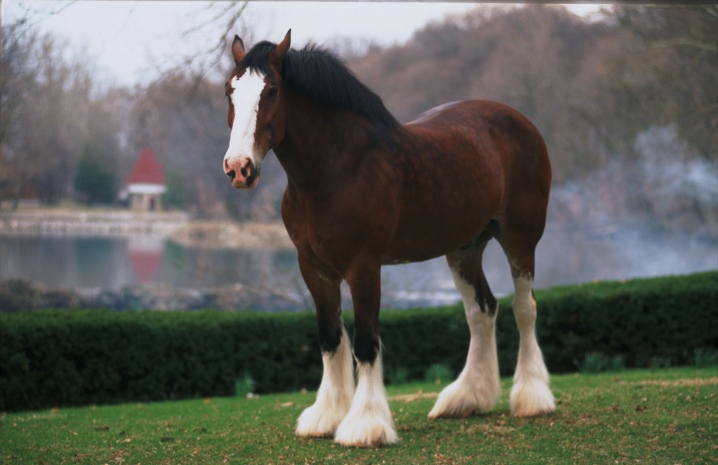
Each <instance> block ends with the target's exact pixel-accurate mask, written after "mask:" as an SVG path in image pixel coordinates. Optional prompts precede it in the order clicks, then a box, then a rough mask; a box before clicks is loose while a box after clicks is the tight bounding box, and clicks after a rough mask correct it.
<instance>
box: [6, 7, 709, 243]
mask: <svg viewBox="0 0 718 465" xmlns="http://www.w3.org/2000/svg"><path fill="white" fill-rule="evenodd" d="M717 31H718V7H716V6H714V5H710V6H697V7H645V6H615V7H612V9H611V10H609V11H607V12H605V13H604V15H603V16H602V17H600V18H594V19H593V20H591V21H588V20H585V19H581V18H578V17H576V16H574V15H572V14H571V13H569V12H568V11H566V10H565V9H563V8H561V7H555V6H551V7H547V6H527V7H522V8H516V7H497V8H485V7H482V8H479V9H477V10H475V11H474V12H472V13H470V14H467V15H465V16H461V17H454V18H451V19H448V20H446V21H443V22H437V23H434V24H430V25H428V26H427V27H425V28H424V29H422V30H420V31H417V32H416V33H415V35H414V36H413V38H412V39H411V40H410V41H408V42H407V43H406V44H403V45H398V46H393V47H387V48H381V47H377V46H368V47H366V48H365V50H366V51H365V52H364V53H361V52H359V51H358V50H357V49H356V48H355V47H354V48H352V47H348V46H347V45H346V44H345V43H344V44H342V43H340V44H339V50H340V51H341V50H344V51H345V52H347V55H348V56H347V57H346V58H347V60H348V64H349V66H350V67H351V68H352V69H353V70H354V71H355V73H356V74H357V75H358V77H359V78H360V79H361V80H362V81H364V82H365V83H366V84H367V85H368V86H369V87H371V88H372V89H374V90H375V91H376V92H377V93H378V94H379V95H380V96H381V97H382V99H383V100H384V102H385V104H386V105H387V107H388V108H389V109H390V110H391V111H392V112H393V113H394V114H395V115H396V116H397V118H398V119H399V120H401V121H410V120H412V119H414V118H416V117H417V116H418V115H419V114H420V113H422V112H423V111H425V110H427V109H429V108H431V107H433V106H435V105H438V104H441V103H445V102H448V101H453V100H460V99H468V98H488V99H493V100H499V101H503V102H505V103H508V104H509V105H512V106H514V107H516V108H518V109H519V110H521V111H522V112H524V113H525V114H527V115H528V116H529V117H530V118H531V119H532V120H533V121H534V122H535V123H536V125H537V126H538V127H539V129H540V130H541V131H542V133H543V134H544V136H545V138H546V141H547V143H548V145H549V149H550V153H551V156H552V161H553V166H554V183H555V184H556V186H559V187H561V186H562V187H566V189H565V190H564V191H563V194H558V192H559V191H557V190H555V192H557V195H556V196H555V202H556V204H557V205H558V206H559V208H558V210H557V213H556V214H557V215H559V216H560V215H561V214H568V213H566V212H570V211H571V209H570V208H569V206H571V205H573V207H571V208H574V209H576V208H578V211H583V210H588V209H590V207H589V205H591V203H590V202H594V203H595V202H597V201H600V202H602V203H603V204H605V205H608V208H609V209H610V208H614V209H619V208H620V209H622V211H624V212H628V211H631V212H632V213H631V214H632V215H634V216H635V212H642V213H641V214H642V215H649V214H653V215H659V216H661V215H662V216H663V217H675V218H678V217H680V218H682V219H680V220H675V221H677V222H675V224H677V225H683V224H688V223H691V224H703V225H704V229H705V230H707V231H714V229H715V228H716V226H715V225H716V224H717V223H718V219H716V218H715V212H714V210H715V206H716V205H718V192H715V189H713V190H711V189H712V188H711V182H713V181H715V180H716V179H718V168H716V163H718V86H716V85H715V83H716V82H717V81H718V32H717ZM295 45H296V46H297V47H299V46H302V45H303V44H295ZM2 46H3V55H2V60H3V63H2V65H3V72H2V83H1V84H2V122H1V124H0V201H2V200H11V199H15V198H18V197H19V196H22V195H25V196H27V195H30V196H35V197H38V198H40V200H41V201H42V202H44V203H48V204H53V203H57V202H58V201H59V200H61V199H63V198H67V197H70V196H73V195H76V193H77V192H75V191H76V190H79V191H83V188H80V186H79V185H78V184H76V183H75V182H74V181H75V180H76V179H79V175H78V169H79V167H80V166H84V167H85V168H83V169H86V168H87V166H88V165H87V163H86V161H83V162H82V164H81V163H80V161H81V160H85V158H87V159H88V160H89V159H90V158H91V159H93V160H96V161H97V163H96V164H97V166H101V167H103V168H105V169H108V170H109V171H110V172H111V173H112V175H113V177H114V182H115V185H116V187H117V188H118V189H119V188H121V187H122V185H123V183H124V179H125V178H126V176H127V174H128V173H129V171H130V169H131V167H132V164H133V163H134V161H135V160H136V157H137V155H138V154H139V152H140V151H141V150H142V149H143V148H144V147H145V146H148V145H149V146H151V147H152V148H153V150H154V151H155V154H156V155H157V156H158V157H159V158H160V159H161V160H162V162H163V163H164V165H165V167H166V169H167V175H168V179H169V180H170V181H171V184H172V186H171V192H172V195H173V198H174V199H175V200H174V201H173V202H171V203H173V204H174V205H177V206H185V207H186V208H188V209H189V210H190V211H192V212H193V213H195V214H196V215H198V216H203V217H216V216H226V215H229V216H231V217H233V218H236V219H240V220H246V219H261V220H267V219H276V218H278V211H279V209H278V206H279V203H280V200H281V195H282V190H283V189H282V186H283V185H284V184H285V182H286V180H285V177H284V174H283V172H282V170H281V169H280V167H279V166H278V163H277V161H276V158H275V157H273V156H272V155H271V154H270V155H269V156H268V158H267V160H266V162H265V163H266V165H265V168H264V169H263V176H262V182H261V183H260V184H259V187H258V188H257V189H256V190H254V191H250V192H243V193H242V195H241V196H239V195H237V194H236V192H234V191H233V190H232V189H231V187H230V186H229V183H228V182H227V181H226V179H225V177H224V175H223V174H222V170H221V160H222V156H223V154H224V152H225V150H226V146H227V141H228V137H229V129H228V128H227V126H226V102H225V101H224V99H223V98H222V96H223V87H222V85H223V83H222V82H221V79H219V78H217V77H214V78H209V77H207V76H209V75H210V74H209V73H204V72H193V71H192V68H191V67H190V68H185V69H180V70H175V71H174V72H171V73H166V74H165V75H164V76H162V77H161V78H159V79H158V80H157V81H155V82H154V83H152V84H150V85H149V86H146V87H144V88H135V89H126V88H110V89H107V88H102V87H100V85H98V83H97V82H95V78H94V76H93V73H92V69H91V68H90V67H89V66H88V65H87V64H86V63H85V62H84V61H83V60H78V59H72V58H68V57H67V55H66V54H64V53H61V50H62V44H61V43H58V42H57V41H55V40H53V39H52V38H50V37H43V36H39V35H38V34H36V33H34V32H33V31H32V30H31V28H30V27H28V26H27V24H26V23H23V22H19V23H17V24H14V25H8V26H5V27H3V43H2ZM230 67H231V65H230V64H229V62H227V63H226V66H225V68H226V69H227V70H228V69H229V68H230ZM219 74H220V75H224V74H226V73H224V72H222V73H219ZM211 75H212V76H216V75H217V74H214V73H212V74H211ZM88 147H90V148H92V150H91V151H92V156H91V157H90V156H89V155H88V156H87V157H83V156H82V154H83V150H89V149H87V148H88ZM661 167H662V168H663V169H665V170H672V171H673V173H672V174H673V176H674V178H675V177H676V176H678V177H679V178H680V179H683V181H682V183H681V186H683V187H681V189H683V190H682V191H681V192H683V194H681V195H680V196H676V195H675V193H674V194H670V193H668V192H667V191H666V189H665V188H663V187H665V185H666V183H665V182H664V181H665V179H667V178H666V176H665V175H664V174H661V173H659V172H658V171H657V168H661ZM675 171H680V173H676V172H675ZM690 173H693V174H690ZM695 173H703V177H700V176H698V175H697V174H695ZM659 180H664V181H659ZM108 185H109V184H108ZM571 186H578V188H574V187H571ZM581 186H583V188H582V187H581ZM587 186H591V187H590V189H589V188H588V187H587ZM661 186H662V187H661ZM659 187H661V188H659ZM73 188H74V189H73ZM589 190H592V195H593V197H592V198H586V196H587V195H589V192H588V191H589ZM566 192H574V193H575V194H571V195H569V194H566ZM85 194H87V192H85ZM579 194H580V196H579ZM576 196H579V197H576ZM581 196H583V197H581ZM671 196H673V197H674V198H676V199H678V198H681V199H683V200H680V201H678V200H676V201H669V200H670V198H671ZM688 197H690V198H691V199H692V200H687V198H688ZM86 199H87V200H90V197H86ZM695 199H698V200H695ZM691 202H692V203H691ZM695 202H698V204H695ZM577 205H578V207H577ZM563 207H565V208H563ZM675 210H680V211H682V212H684V211H693V212H695V213H694V214H691V215H692V216H691V219H690V220H687V219H686V218H685V214H683V213H681V214H680V215H673V214H672V213H671V214H669V213H670V212H673V211H675ZM611 216H612V217H613V218H617V217H619V216H620V215H619V214H618V212H617V211H612V212H611ZM639 217H641V216H640V215H639ZM671 221H673V220H671ZM706 225H707V226H706ZM674 227H675V226H674Z"/></svg>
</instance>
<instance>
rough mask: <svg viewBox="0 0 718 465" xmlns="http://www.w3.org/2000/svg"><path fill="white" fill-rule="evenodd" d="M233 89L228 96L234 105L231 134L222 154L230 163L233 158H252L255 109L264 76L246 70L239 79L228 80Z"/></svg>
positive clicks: (262, 87)
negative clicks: (225, 150)
mask: <svg viewBox="0 0 718 465" xmlns="http://www.w3.org/2000/svg"><path fill="white" fill-rule="evenodd" d="M230 85H231V86H232V88H233V89H234V91H233V92H232V95H231V96H230V98H231V99H232V105H233V106H234V121H233V122H232V134H231V135H230V137H229V148H228V149H227V153H226V154H225V155H224V158H225V160H228V161H229V162H230V163H231V162H232V160H233V159H237V158H238V159H250V160H251V161H252V163H254V164H255V165H256V161H255V159H254V132H255V130H256V128H257V111H258V109H259V100H260V96H261V93H262V89H264V77H263V76H262V75H260V74H256V73H251V72H249V71H247V72H246V73H245V74H244V76H242V77H241V78H240V79H238V78H236V77H234V78H232V80H231V81H230Z"/></svg>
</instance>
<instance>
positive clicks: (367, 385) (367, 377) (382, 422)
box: [334, 355, 399, 447]
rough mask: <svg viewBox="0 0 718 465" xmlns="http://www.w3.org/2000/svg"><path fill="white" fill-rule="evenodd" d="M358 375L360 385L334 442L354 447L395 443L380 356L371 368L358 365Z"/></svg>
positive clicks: (361, 364) (392, 421)
mask: <svg viewBox="0 0 718 465" xmlns="http://www.w3.org/2000/svg"><path fill="white" fill-rule="evenodd" d="M357 373H358V376H359V381H358V383H357V390H356V394H354V401H353V402H352V406H351V409H350V410H349V413H348V414H347V416H346V417H345V418H344V420H343V421H342V422H341V424H340V425H339V428H338V429H337V432H336V435H335V436H334V440H335V441H336V442H337V443H338V444H341V445H344V446H355V447H371V446H379V445H382V444H394V443H396V442H397V441H399V437H398V436H397V434H396V430H395V429H394V420H393V419H392V417H391V410H389V401H388V400H387V398H386V391H385V390H384V380H383V379H382V363H381V355H379V356H377V358H376V360H375V361H374V364H370V363H359V366H358V367H357Z"/></svg>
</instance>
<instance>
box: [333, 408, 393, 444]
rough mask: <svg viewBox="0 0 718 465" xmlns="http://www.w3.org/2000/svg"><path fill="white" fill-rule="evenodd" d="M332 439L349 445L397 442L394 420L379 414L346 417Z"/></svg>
mask: <svg viewBox="0 0 718 465" xmlns="http://www.w3.org/2000/svg"><path fill="white" fill-rule="evenodd" d="M334 441H335V442H336V443H337V444H339V445H342V446H349V447H380V446H383V445H387V444H396V443H397V442H399V436H397V434H396V431H395V430H394V422H393V421H392V420H391V418H389V420H387V419H385V418H381V417H379V416H369V415H364V416H355V417H352V416H350V417H347V418H345V419H344V421H342V423H341V424H340V425H339V428H338V429H337V432H336V435H335V436H334Z"/></svg>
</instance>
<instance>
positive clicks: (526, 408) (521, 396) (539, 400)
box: [511, 380, 556, 417]
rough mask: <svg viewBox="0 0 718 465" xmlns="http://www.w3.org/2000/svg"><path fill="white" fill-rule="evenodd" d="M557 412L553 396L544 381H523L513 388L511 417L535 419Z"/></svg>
mask: <svg viewBox="0 0 718 465" xmlns="http://www.w3.org/2000/svg"><path fill="white" fill-rule="evenodd" d="M554 410H556V404H555V403H554V398H553V394H552V393H551V389H549V387H548V383H547V382H545V381H543V380H531V381H521V382H518V383H516V384H514V386H513V388H511V415H513V416H516V417H534V416H537V415H544V414H547V413H551V412H553V411H554Z"/></svg>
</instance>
